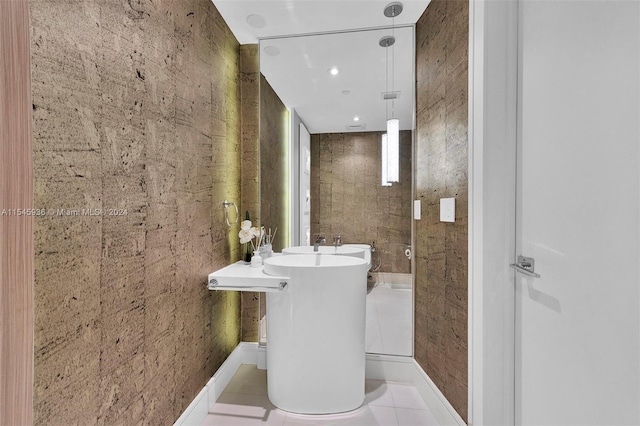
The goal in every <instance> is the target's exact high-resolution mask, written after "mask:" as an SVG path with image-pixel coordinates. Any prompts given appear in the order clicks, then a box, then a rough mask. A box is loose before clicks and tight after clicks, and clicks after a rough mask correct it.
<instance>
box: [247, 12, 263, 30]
mask: <svg viewBox="0 0 640 426" xmlns="http://www.w3.org/2000/svg"><path fill="white" fill-rule="evenodd" d="M247 24H249V26H251V27H253V28H264V27H265V26H266V25H267V20H266V19H264V16H262V15H249V16H247Z"/></svg>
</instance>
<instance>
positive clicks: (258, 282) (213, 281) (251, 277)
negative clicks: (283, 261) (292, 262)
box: [208, 260, 291, 292]
mask: <svg viewBox="0 0 640 426" xmlns="http://www.w3.org/2000/svg"><path fill="white" fill-rule="evenodd" d="M290 279H291V278H289V277H276V276H273V275H267V274H265V273H264V267H259V268H252V267H251V265H247V264H246V263H245V262H244V261H242V260H241V261H239V262H236V263H233V264H231V265H229V266H225V267H224V268H222V269H218V270H217V271H215V272H212V273H210V274H209V280H208V288H209V290H232V291H262V292H269V291H280V290H285V289H286V288H287V286H288V281H289V280H290Z"/></svg>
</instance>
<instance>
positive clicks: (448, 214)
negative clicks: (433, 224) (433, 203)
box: [440, 198, 456, 222]
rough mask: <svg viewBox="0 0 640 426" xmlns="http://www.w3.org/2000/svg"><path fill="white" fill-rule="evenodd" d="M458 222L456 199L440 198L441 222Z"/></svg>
mask: <svg viewBox="0 0 640 426" xmlns="http://www.w3.org/2000/svg"><path fill="white" fill-rule="evenodd" d="M455 221H456V199H455V198H440V222H455Z"/></svg>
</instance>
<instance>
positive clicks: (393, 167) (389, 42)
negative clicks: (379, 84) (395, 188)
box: [379, 2, 402, 186]
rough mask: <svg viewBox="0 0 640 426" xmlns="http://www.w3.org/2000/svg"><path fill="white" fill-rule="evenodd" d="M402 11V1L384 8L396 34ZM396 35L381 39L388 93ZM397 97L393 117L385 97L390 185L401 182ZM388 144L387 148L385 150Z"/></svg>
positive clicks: (384, 180) (384, 161) (386, 167)
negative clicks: (397, 18) (385, 56)
mask: <svg viewBox="0 0 640 426" xmlns="http://www.w3.org/2000/svg"><path fill="white" fill-rule="evenodd" d="M401 12H402V3H399V2H394V3H389V4H388V5H387V6H386V7H385V8H384V16H386V17H388V18H393V19H394V21H393V23H392V25H391V31H392V33H393V34H394V35H395V31H394V27H395V17H396V16H398V15H400V13H401ZM394 35H391V36H385V37H383V38H381V39H380V42H379V44H380V46H382V47H384V48H385V49H387V50H386V55H387V60H386V65H385V67H386V68H385V72H386V85H387V87H386V89H387V91H386V93H387V94H388V93H389V73H388V68H389V51H388V48H389V47H391V46H393V45H394V43H395V42H396V38H395V36H394ZM394 56H395V55H394V49H392V50H391V92H392V93H393V92H394V90H393V89H394V66H395V61H394V59H395V58H394ZM394 99H395V97H391V117H389V111H388V110H389V108H388V105H389V100H388V99H385V102H386V104H385V107H386V112H387V114H386V118H387V133H386V135H383V136H382V149H383V154H382V170H383V172H382V185H383V186H390V185H391V182H399V181H400V120H398V119H397V118H396V117H395V101H394ZM385 145H386V150H385ZM385 172H386V173H385Z"/></svg>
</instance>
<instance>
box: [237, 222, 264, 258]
mask: <svg viewBox="0 0 640 426" xmlns="http://www.w3.org/2000/svg"><path fill="white" fill-rule="evenodd" d="M252 225H253V224H252V223H251V221H250V220H243V221H242V222H241V223H240V232H239V233H238V237H239V238H240V244H246V243H251V248H252V249H253V250H254V251H255V250H257V249H258V247H260V244H262V239H263V238H264V235H265V232H264V226H263V227H257V226H252ZM254 238H255V239H256V241H255V243H254V241H253V240H254Z"/></svg>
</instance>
